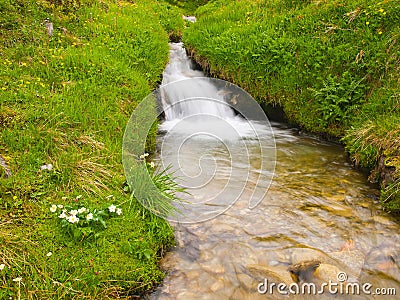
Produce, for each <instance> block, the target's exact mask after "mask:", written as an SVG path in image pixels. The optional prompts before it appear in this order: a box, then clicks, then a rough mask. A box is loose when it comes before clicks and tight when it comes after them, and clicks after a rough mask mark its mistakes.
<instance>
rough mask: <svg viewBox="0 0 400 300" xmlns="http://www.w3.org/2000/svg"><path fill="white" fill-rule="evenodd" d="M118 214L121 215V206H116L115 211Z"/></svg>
mask: <svg viewBox="0 0 400 300" xmlns="http://www.w3.org/2000/svg"><path fill="white" fill-rule="evenodd" d="M115 213H116V214H117V215H118V216H120V215H122V209H121V208H117V210H116V212H115Z"/></svg>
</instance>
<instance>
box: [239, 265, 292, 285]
mask: <svg viewBox="0 0 400 300" xmlns="http://www.w3.org/2000/svg"><path fill="white" fill-rule="evenodd" d="M246 269H247V270H248V271H249V273H250V274H251V275H252V276H253V277H254V278H255V279H257V280H264V279H265V278H268V279H269V280H270V281H271V282H276V283H281V282H282V283H285V284H287V285H289V284H291V283H293V282H294V280H293V279H292V277H291V276H290V273H289V272H288V270H287V269H286V267H284V266H276V267H274V266H262V265H254V264H253V265H248V266H246Z"/></svg>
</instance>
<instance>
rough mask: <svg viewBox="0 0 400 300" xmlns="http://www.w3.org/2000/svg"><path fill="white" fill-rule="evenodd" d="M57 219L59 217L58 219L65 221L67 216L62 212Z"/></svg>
mask: <svg viewBox="0 0 400 300" xmlns="http://www.w3.org/2000/svg"><path fill="white" fill-rule="evenodd" d="M58 217H59V218H60V219H66V218H68V216H67V214H66V211H65V210H63V211H62V213H61V214H60V215H59V216H58Z"/></svg>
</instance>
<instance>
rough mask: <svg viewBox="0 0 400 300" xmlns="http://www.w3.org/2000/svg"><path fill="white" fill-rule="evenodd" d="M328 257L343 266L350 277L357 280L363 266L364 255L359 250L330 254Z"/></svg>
mask: <svg viewBox="0 0 400 300" xmlns="http://www.w3.org/2000/svg"><path fill="white" fill-rule="evenodd" d="M328 255H329V256H330V257H331V258H332V259H334V260H336V261H337V262H338V263H339V264H340V266H344V267H345V269H346V272H347V273H348V274H349V276H351V277H355V278H358V277H359V276H360V273H361V269H362V267H363V265H364V260H365V255H364V254H363V253H362V252H361V251H359V250H352V251H337V252H330V253H328Z"/></svg>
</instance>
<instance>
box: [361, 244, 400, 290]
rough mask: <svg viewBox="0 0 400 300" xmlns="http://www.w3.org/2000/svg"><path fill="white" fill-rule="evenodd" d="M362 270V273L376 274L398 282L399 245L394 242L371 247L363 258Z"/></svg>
mask: <svg viewBox="0 0 400 300" xmlns="http://www.w3.org/2000/svg"><path fill="white" fill-rule="evenodd" d="M362 272H363V273H364V275H365V274H376V275H377V276H380V277H386V278H392V279H393V280H395V281H397V282H400V255H399V247H397V246H396V245H394V244H392V245H390V244H383V245H381V246H379V247H375V248H373V249H371V251H370V252H369V253H368V254H367V256H366V258H365V263H364V266H363V267H362Z"/></svg>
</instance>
